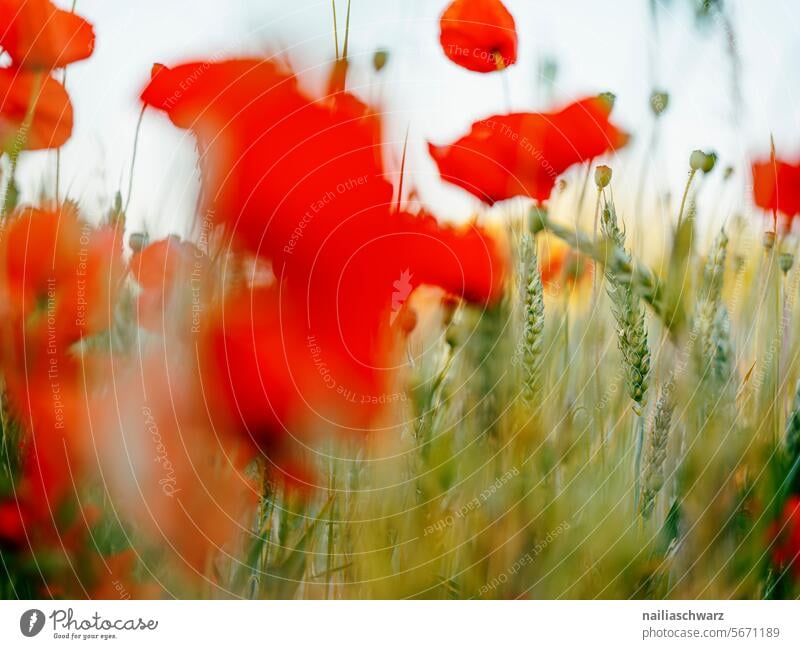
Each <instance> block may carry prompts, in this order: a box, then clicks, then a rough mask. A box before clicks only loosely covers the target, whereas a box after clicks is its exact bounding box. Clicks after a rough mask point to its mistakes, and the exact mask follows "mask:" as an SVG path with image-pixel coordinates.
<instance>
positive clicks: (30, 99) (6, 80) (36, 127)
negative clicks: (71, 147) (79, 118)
mask: <svg viewBox="0 0 800 649" xmlns="http://www.w3.org/2000/svg"><path fill="white" fill-rule="evenodd" d="M31 106H33V112H32V118H31V119H30V126H29V128H28V129H27V131H26V132H22V130H21V129H22V126H23V124H24V123H25V117H26V115H27V114H28V112H29V111H30V110H31ZM71 134H72V104H71V103H70V100H69V95H68V94H67V91H66V89H65V88H64V86H62V85H61V84H60V83H59V82H58V81H56V80H55V79H53V78H52V77H50V76H48V75H47V74H44V73H42V72H32V71H29V70H22V69H19V68H0V148H2V149H3V150H4V151H9V152H15V153H18V152H19V151H21V150H23V149H27V150H36V149H55V148H58V147H60V146H63V145H64V143H65V142H66V141H67V140H68V139H69V136H70V135H71Z"/></svg>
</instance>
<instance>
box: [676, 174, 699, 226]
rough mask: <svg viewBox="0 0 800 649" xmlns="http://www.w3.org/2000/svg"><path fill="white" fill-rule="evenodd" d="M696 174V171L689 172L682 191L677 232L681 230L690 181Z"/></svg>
mask: <svg viewBox="0 0 800 649" xmlns="http://www.w3.org/2000/svg"><path fill="white" fill-rule="evenodd" d="M696 173H697V169H692V170H691V171H689V178H688V179H687V180H686V187H685V188H684V190H683V198H681V209H680V211H679V212H678V228H677V229H678V230H680V229H681V223H683V211H684V210H685V209H686V198H687V197H688V196H689V188H690V187H691V186H692V180H694V176H695V174H696Z"/></svg>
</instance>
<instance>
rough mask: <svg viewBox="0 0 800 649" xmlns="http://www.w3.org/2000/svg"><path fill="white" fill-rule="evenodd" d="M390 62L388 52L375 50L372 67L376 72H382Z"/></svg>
mask: <svg viewBox="0 0 800 649" xmlns="http://www.w3.org/2000/svg"><path fill="white" fill-rule="evenodd" d="M388 62H389V51H388V50H375V54H373V55H372V67H373V68H374V69H375V72H380V71H381V70H383V68H385V67H386V64H387V63H388Z"/></svg>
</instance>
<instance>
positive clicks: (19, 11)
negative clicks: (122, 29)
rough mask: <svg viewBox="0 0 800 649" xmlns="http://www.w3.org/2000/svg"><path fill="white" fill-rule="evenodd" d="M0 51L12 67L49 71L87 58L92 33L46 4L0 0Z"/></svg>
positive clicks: (81, 22)
mask: <svg viewBox="0 0 800 649" xmlns="http://www.w3.org/2000/svg"><path fill="white" fill-rule="evenodd" d="M0 47H2V48H3V49H4V50H5V51H6V52H7V53H8V54H9V56H10V57H11V60H12V62H13V64H14V65H15V66H16V67H24V68H29V69H34V68H35V69H40V70H50V69H53V68H60V67H64V66H65V65H68V64H70V63H74V62H75V61H80V60H83V59H86V58H89V57H90V56H91V55H92V52H93V51H94V30H93V28H92V25H91V24H90V23H89V22H87V21H86V20H84V19H83V18H81V17H80V16H78V15H76V14H74V13H71V12H69V11H64V10H62V9H59V8H58V7H57V6H55V5H54V4H53V3H52V2H50V0H0Z"/></svg>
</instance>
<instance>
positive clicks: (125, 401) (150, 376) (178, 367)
mask: <svg viewBox="0 0 800 649" xmlns="http://www.w3.org/2000/svg"><path fill="white" fill-rule="evenodd" d="M194 351H195V350H194V349H192V350H191V353H192V354H194ZM187 357H188V355H187ZM188 360H189V359H188V358H186V359H184V358H183V356H182V354H181V352H180V351H179V350H178V349H177V347H176V346H175V345H172V344H170V346H169V348H167V347H166V346H163V347H157V348H154V349H153V350H152V352H151V353H147V354H145V355H143V357H141V358H139V359H137V361H136V363H134V364H132V365H129V366H125V365H124V364H121V365H120V367H119V368H115V370H116V371H115V374H114V378H113V381H114V385H115V386H116V388H115V394H116V398H115V399H112V400H94V401H93V404H92V421H93V423H94V425H95V428H96V429H97V430H99V431H102V435H98V436H97V439H96V440H95V441H94V446H93V449H94V450H95V452H96V453H97V457H98V458H99V460H100V463H101V470H102V474H103V478H104V484H105V485H106V488H107V489H108V490H109V492H110V493H111V494H112V495H113V499H114V506H115V508H116V509H117V510H118V512H121V514H122V515H123V516H125V517H127V518H128V519H129V520H132V521H136V523H137V526H138V527H139V529H142V530H144V531H145V532H146V533H147V534H148V535H149V537H150V538H152V539H156V540H157V542H158V543H159V544H160V545H161V546H162V547H163V549H164V552H165V553H167V554H168V555H169V556H170V557H171V559H172V560H173V561H174V562H175V565H179V566H180V565H184V566H185V567H186V572H187V575H189V576H195V577H196V576H197V575H198V574H202V573H203V572H204V571H205V569H206V568H207V565H208V564H207V561H208V559H209V556H210V554H211V553H214V552H218V551H219V550H220V548H221V547H222V546H223V545H224V546H225V547H227V548H230V545H229V544H230V543H231V542H232V541H233V540H234V539H235V537H236V536H237V532H240V531H241V532H244V531H246V530H247V529H249V528H248V525H250V524H251V522H252V518H251V516H252V514H253V512H254V509H255V505H256V502H257V498H258V490H257V488H256V486H255V485H254V484H253V482H252V480H251V479H250V478H249V477H247V476H246V475H245V474H244V469H245V466H246V464H247V463H249V462H250V461H251V460H252V459H253V457H254V456H255V449H254V446H253V445H252V443H249V442H248V440H246V439H243V438H242V437H241V436H237V437H236V438H233V437H232V436H231V435H229V434H227V433H226V429H225V428H223V427H217V426H216V425H215V424H216V422H217V414H216V413H211V412H210V411H209V410H208V409H207V407H206V406H204V405H203V399H206V398H210V397H211V396H213V395H211V394H206V392H205V391H206V390H208V389H209V386H206V385H204V383H203V382H202V381H201V379H200V376H199V373H198V372H197V368H196V367H195V366H194V365H193V364H192V363H190V362H187V361H188ZM201 395H202V396H201ZM198 399H199V400H198ZM212 415H213V416H214V417H215V419H214V420H212V419H211V417H212ZM221 420H222V415H220V416H219V421H221Z"/></svg>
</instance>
